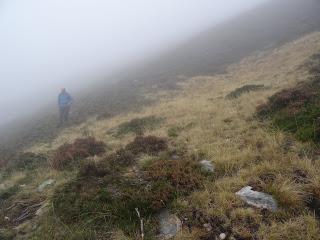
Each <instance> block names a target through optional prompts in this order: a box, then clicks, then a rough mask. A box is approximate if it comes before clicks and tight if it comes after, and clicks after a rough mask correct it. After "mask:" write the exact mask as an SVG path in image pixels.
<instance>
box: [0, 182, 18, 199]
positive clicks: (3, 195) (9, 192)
mask: <svg viewBox="0 0 320 240" xmlns="http://www.w3.org/2000/svg"><path fill="white" fill-rule="evenodd" d="M19 190H20V187H19V186H18V185H14V186H12V187H9V188H7V189H4V190H1V191H0V201H4V200H7V199H9V198H10V197H12V196H14V195H15V194H16V193H17V192H18V191H19Z"/></svg>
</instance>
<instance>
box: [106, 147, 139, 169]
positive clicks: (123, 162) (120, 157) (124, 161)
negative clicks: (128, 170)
mask: <svg viewBox="0 0 320 240" xmlns="http://www.w3.org/2000/svg"><path fill="white" fill-rule="evenodd" d="M105 161H107V162H109V163H110V164H111V165H112V166H120V167H128V166H131V165H133V164H135V163H136V156H135V155H134V154H133V153H132V152H131V151H129V150H127V149H124V148H121V149H119V150H117V151H116V152H115V153H111V154H110V155H108V156H107V157H106V158H105Z"/></svg>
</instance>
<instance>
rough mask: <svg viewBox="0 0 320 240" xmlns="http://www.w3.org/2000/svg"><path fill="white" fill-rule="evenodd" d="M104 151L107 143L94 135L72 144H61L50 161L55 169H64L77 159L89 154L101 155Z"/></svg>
mask: <svg viewBox="0 0 320 240" xmlns="http://www.w3.org/2000/svg"><path fill="white" fill-rule="evenodd" d="M104 152H105V144H104V143H103V142H102V141H96V140H95V138H93V137H88V138H83V139H76V140H75V142H74V143H72V144H64V145H62V146H60V147H59V148H58V149H57V150H56V152H55V154H54V156H53V158H52V159H51V162H50V163H51V166H52V167H53V168H54V169H57V170H62V169H64V168H66V167H70V165H71V164H72V163H74V162H75V161H78V160H81V159H84V158H87V157H89V156H95V155H101V154H102V153H104Z"/></svg>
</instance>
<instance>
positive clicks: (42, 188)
mask: <svg viewBox="0 0 320 240" xmlns="http://www.w3.org/2000/svg"><path fill="white" fill-rule="evenodd" d="M54 182H55V181H54V180H53V179H48V180H46V181H44V182H43V183H41V184H40V186H39V187H38V191H39V192H42V191H43V190H44V189H45V188H46V187H47V186H50V185H52V184H53V183H54Z"/></svg>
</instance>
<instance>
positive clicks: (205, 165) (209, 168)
mask: <svg viewBox="0 0 320 240" xmlns="http://www.w3.org/2000/svg"><path fill="white" fill-rule="evenodd" d="M200 165H201V169H202V170H203V171H205V172H211V173H213V172H214V166H213V163H212V162H211V161H208V160H202V161H201V162H200Z"/></svg>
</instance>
